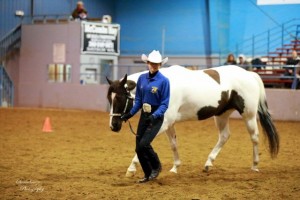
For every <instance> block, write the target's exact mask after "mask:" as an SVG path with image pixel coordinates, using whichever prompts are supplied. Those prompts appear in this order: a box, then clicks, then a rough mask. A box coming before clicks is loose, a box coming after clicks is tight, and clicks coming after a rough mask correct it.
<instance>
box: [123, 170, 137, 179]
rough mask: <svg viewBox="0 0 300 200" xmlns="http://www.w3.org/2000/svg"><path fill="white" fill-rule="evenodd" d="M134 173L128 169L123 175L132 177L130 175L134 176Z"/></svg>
mask: <svg viewBox="0 0 300 200" xmlns="http://www.w3.org/2000/svg"><path fill="white" fill-rule="evenodd" d="M135 173H136V171H128V170H127V172H126V175H125V176H126V177H127V178H132V177H134V175H135Z"/></svg>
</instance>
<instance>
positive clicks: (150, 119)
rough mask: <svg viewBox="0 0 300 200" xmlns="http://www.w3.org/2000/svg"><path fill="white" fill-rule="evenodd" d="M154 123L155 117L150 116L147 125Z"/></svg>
mask: <svg viewBox="0 0 300 200" xmlns="http://www.w3.org/2000/svg"><path fill="white" fill-rule="evenodd" d="M153 121H154V117H153V115H150V116H148V117H147V118H146V123H147V124H152V123H153Z"/></svg>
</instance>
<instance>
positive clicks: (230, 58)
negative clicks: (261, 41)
mask: <svg viewBox="0 0 300 200" xmlns="http://www.w3.org/2000/svg"><path fill="white" fill-rule="evenodd" d="M224 65H236V61H235V58H234V55H233V54H232V53H231V54H229V55H228V56H227V60H226V62H225V63H224Z"/></svg>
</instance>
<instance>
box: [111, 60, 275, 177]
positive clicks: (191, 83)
mask: <svg viewBox="0 0 300 200" xmlns="http://www.w3.org/2000/svg"><path fill="white" fill-rule="evenodd" d="M160 71H161V73H162V74H163V75H165V76H166V77H167V78H168V79H169V81H170V102H169V108H168V110H167V111H166V113H165V117H164V122H163V125H162V127H161V129H160V131H159V133H162V132H166V134H167V136H168V138H169V141H170V144H171V149H172V150H173V154H174V165H173V168H172V169H171V170H170V171H171V172H174V173H177V168H178V167H179V166H180V163H181V161H180V159H179V154H178V150H177V144H176V133H175V129H174V124H175V123H176V122H179V121H185V120H204V119H207V118H210V117H214V118H215V123H216V126H217V128H218V130H219V140H218V142H217V144H216V145H215V147H214V148H213V150H212V151H211V152H210V154H209V155H208V158H207V161H206V163H205V166H204V170H205V171H208V170H209V168H210V167H212V166H213V161H214V160H215V159H216V157H217V155H218V154H219V152H220V150H221V149H222V147H223V146H224V144H225V143H226V141H227V140H228V138H229V136H230V131H229V124H228V120H229V116H230V115H231V113H232V112H233V111H234V110H237V111H238V112H239V114H240V115H241V116H242V119H243V120H244V121H245V124H246V126H247V130H248V132H249V134H250V138H251V141H252V143H253V164H252V170H254V171H259V170H258V163H259V152H258V143H259V137H258V135H259V130H258V125H257V116H259V120H260V123H261V126H262V128H263V132H264V135H265V136H266V137H267V139H268V143H269V151H270V154H271V157H272V158H274V157H276V155H277V154H278V151H279V135H278V133H277V130H276V127H275V126H274V124H273V122H272V118H271V116H270V113H269V111H268V106H267V101H266V95H265V89H264V85H263V82H262V80H261V78H260V77H259V75H257V74H256V73H254V72H250V71H246V70H244V69H242V68H240V67H238V66H233V65H232V66H222V67H217V68H210V69H205V70H196V71H192V70H188V69H186V68H184V67H181V66H171V67H168V68H162V69H160ZM141 73H148V72H141ZM141 73H136V74H132V75H130V76H128V77H127V75H125V77H124V78H123V79H122V80H120V81H119V80H117V81H111V80H109V79H107V81H108V82H109V84H110V86H109V89H108V93H107V98H108V101H109V103H110V128H111V130H112V131H115V132H118V131H120V129H121V127H122V121H121V119H120V116H121V114H122V113H126V112H129V111H130V109H131V108H132V105H133V101H134V94H135V87H136V82H137V80H138V77H139V76H140V74H141ZM137 163H138V158H137V156H136V155H135V156H134V158H133V160H132V162H131V165H130V166H129V168H128V170H127V173H126V176H133V175H134V174H135V172H136V165H137Z"/></svg>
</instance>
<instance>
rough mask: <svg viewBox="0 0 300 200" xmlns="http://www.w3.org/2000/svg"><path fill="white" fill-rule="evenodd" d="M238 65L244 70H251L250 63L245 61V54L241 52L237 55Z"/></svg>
mask: <svg viewBox="0 0 300 200" xmlns="http://www.w3.org/2000/svg"><path fill="white" fill-rule="evenodd" d="M238 65H239V66H240V67H242V68H244V69H246V70H251V68H252V67H251V64H250V63H249V62H248V61H247V59H246V56H244V55H243V54H240V55H239V64H238Z"/></svg>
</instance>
